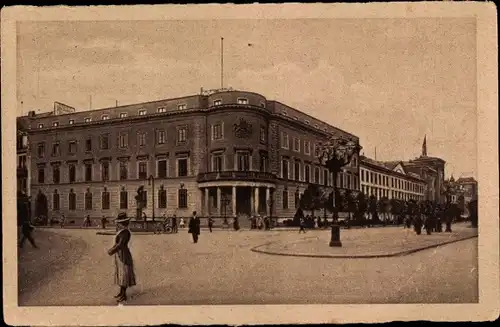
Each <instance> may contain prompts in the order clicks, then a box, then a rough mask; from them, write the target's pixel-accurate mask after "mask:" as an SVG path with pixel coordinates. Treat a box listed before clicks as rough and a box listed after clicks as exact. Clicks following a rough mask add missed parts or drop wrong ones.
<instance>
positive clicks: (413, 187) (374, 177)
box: [361, 169, 424, 193]
mask: <svg viewBox="0 0 500 327" xmlns="http://www.w3.org/2000/svg"><path fill="white" fill-rule="evenodd" d="M361 181H362V182H367V183H370V184H376V185H382V186H387V187H389V185H390V186H391V187H393V188H397V189H401V190H405V191H411V192H415V193H424V186H423V185H421V184H417V183H412V182H410V181H406V180H403V179H399V178H396V177H389V176H386V175H383V174H379V173H375V172H371V171H367V170H364V169H361Z"/></svg>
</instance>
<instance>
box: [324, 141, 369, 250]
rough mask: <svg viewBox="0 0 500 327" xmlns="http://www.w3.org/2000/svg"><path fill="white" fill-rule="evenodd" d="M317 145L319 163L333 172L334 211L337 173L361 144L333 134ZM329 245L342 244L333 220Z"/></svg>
mask: <svg viewBox="0 0 500 327" xmlns="http://www.w3.org/2000/svg"><path fill="white" fill-rule="evenodd" d="M318 147H319V153H317V154H316V155H317V156H318V160H319V163H320V164H321V165H322V166H324V167H326V168H327V169H328V171H329V172H330V173H332V174H333V201H334V211H335V209H336V207H337V205H336V203H335V194H336V192H335V190H336V187H337V186H336V183H337V175H338V174H339V173H340V171H341V170H342V167H344V166H346V165H347V164H349V163H350V162H351V159H352V157H353V156H354V154H357V153H359V151H360V150H361V146H360V145H359V144H357V143H355V142H354V141H352V140H348V139H345V138H342V137H336V136H333V137H331V138H330V139H329V140H328V141H326V142H324V143H319V144H318ZM330 246H332V247H340V246H342V242H341V241H340V226H339V225H338V224H337V223H336V222H335V221H334V222H333V223H332V234H331V240H330Z"/></svg>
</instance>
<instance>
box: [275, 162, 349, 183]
mask: <svg viewBox="0 0 500 327" xmlns="http://www.w3.org/2000/svg"><path fill="white" fill-rule="evenodd" d="M302 166H303V169H302ZM312 169H313V168H312V167H311V165H310V164H302V163H301V162H300V161H298V160H295V162H294V166H293V179H294V180H296V181H303V182H306V183H309V182H312V183H316V184H321V182H322V184H323V185H325V186H330V185H332V178H333V174H330V172H329V171H328V170H327V169H324V168H323V169H321V168H320V167H318V166H316V167H314V176H311V170H312ZM321 171H323V173H321ZM290 172H291V170H290V161H289V160H288V159H283V160H282V162H281V178H284V179H289V178H290ZM311 177H314V179H312V180H311ZM357 185H358V176H356V175H353V174H352V173H351V172H347V173H339V174H338V175H337V186H339V187H342V188H343V187H346V188H350V189H357Z"/></svg>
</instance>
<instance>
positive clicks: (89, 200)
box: [85, 188, 92, 210]
mask: <svg viewBox="0 0 500 327" xmlns="http://www.w3.org/2000/svg"><path fill="white" fill-rule="evenodd" d="M85 210H92V193H91V192H90V188H87V192H85Z"/></svg>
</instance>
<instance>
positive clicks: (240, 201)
mask: <svg viewBox="0 0 500 327" xmlns="http://www.w3.org/2000/svg"><path fill="white" fill-rule="evenodd" d="M251 191H252V189H251V188H250V187H237V188H236V213H237V214H238V215H240V214H242V215H248V216H251V215H252V192H251Z"/></svg>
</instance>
